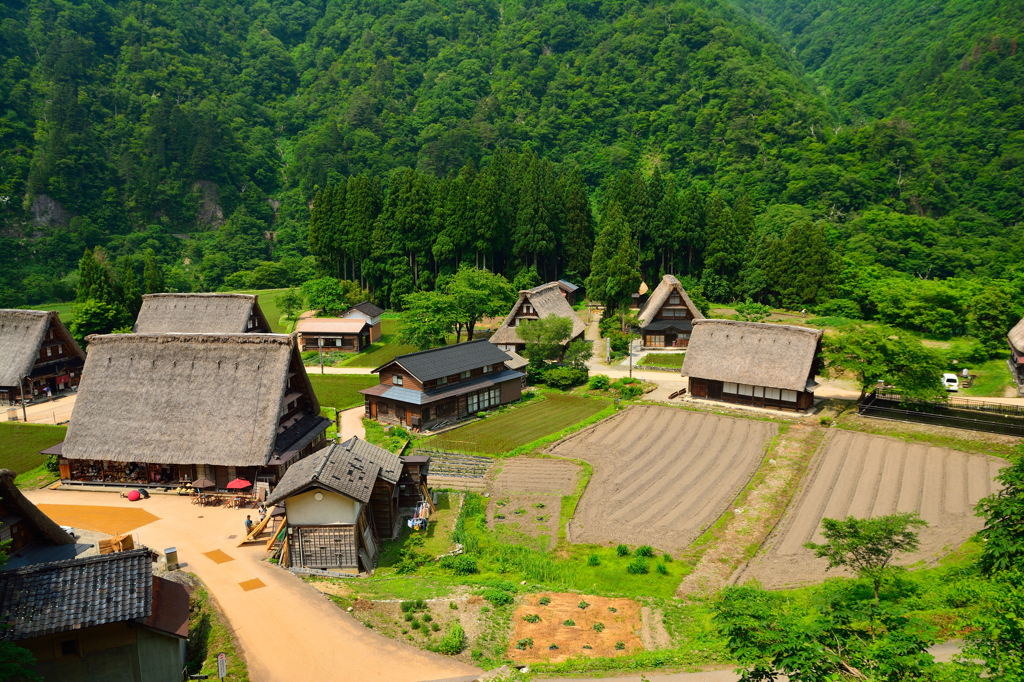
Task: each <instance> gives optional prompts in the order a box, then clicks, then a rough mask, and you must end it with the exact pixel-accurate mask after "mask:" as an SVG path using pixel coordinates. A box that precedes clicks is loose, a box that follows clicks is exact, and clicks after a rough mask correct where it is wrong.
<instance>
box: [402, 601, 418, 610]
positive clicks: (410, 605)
mask: <svg viewBox="0 0 1024 682" xmlns="http://www.w3.org/2000/svg"><path fill="white" fill-rule="evenodd" d="M414 606H416V604H415V603H413V602H411V601H404V602H402V604H401V606H399V608H401V609H402V613H409V612H410V611H412V609H413V607H414Z"/></svg>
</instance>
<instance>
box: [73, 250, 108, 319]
mask: <svg viewBox="0 0 1024 682" xmlns="http://www.w3.org/2000/svg"><path fill="white" fill-rule="evenodd" d="M116 299H117V297H116V296H115V294H114V287H113V285H112V284H111V283H110V272H109V271H108V270H107V268H106V267H105V266H104V265H102V264H101V263H100V262H99V261H97V260H96V257H95V256H94V255H93V253H92V252H91V251H89V249H86V250H85V253H84V254H82V260H80V261H79V262H78V291H77V293H76V295H75V303H84V302H85V301H88V300H93V301H99V302H101V303H106V304H108V305H113V304H114V303H116V302H117V300H116Z"/></svg>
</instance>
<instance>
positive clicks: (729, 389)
mask: <svg viewBox="0 0 1024 682" xmlns="http://www.w3.org/2000/svg"><path fill="white" fill-rule="evenodd" d="M735 392H736V384H735V383H734V382H732V381H726V382H723V383H722V393H735Z"/></svg>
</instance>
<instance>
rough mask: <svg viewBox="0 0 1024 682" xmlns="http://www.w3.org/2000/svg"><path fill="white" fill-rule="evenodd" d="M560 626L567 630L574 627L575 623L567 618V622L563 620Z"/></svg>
mask: <svg viewBox="0 0 1024 682" xmlns="http://www.w3.org/2000/svg"><path fill="white" fill-rule="evenodd" d="M562 625H564V626H566V627H567V628H571V627H573V626H575V625H576V621H574V620H573V619H572V618H569V619H568V620H563V621H562Z"/></svg>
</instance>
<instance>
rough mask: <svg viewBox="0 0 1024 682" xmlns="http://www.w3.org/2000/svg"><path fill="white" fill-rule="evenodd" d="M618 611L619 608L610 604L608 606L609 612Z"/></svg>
mask: <svg viewBox="0 0 1024 682" xmlns="http://www.w3.org/2000/svg"><path fill="white" fill-rule="evenodd" d="M618 612H619V610H618V609H617V608H615V607H614V606H609V607H608V613H618Z"/></svg>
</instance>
